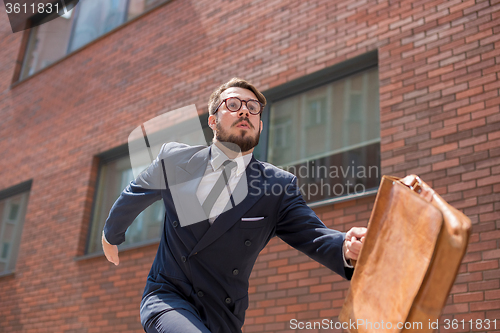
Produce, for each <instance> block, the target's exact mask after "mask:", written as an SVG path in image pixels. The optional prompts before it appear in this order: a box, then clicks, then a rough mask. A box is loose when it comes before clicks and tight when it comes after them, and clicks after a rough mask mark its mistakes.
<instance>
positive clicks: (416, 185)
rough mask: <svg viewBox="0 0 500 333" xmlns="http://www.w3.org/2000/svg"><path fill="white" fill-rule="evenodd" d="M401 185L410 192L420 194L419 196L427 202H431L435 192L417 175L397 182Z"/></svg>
mask: <svg viewBox="0 0 500 333" xmlns="http://www.w3.org/2000/svg"><path fill="white" fill-rule="evenodd" d="M399 182H400V183H401V184H403V185H406V186H407V187H408V188H409V189H410V190H412V191H414V192H416V193H418V194H420V196H421V197H422V198H423V199H424V200H425V201H427V202H431V201H432V199H433V198H434V194H436V192H435V191H434V190H433V189H432V188H431V187H430V186H429V185H427V184H426V183H425V182H424V181H423V180H422V179H420V177H419V176H417V175H408V176H406V177H404V178H402V179H400V180H399Z"/></svg>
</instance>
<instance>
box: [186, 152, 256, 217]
mask: <svg viewBox="0 0 500 333" xmlns="http://www.w3.org/2000/svg"><path fill="white" fill-rule="evenodd" d="M228 159H229V158H228V157H227V156H226V154H224V152H223V151H222V150H221V149H220V148H219V147H217V145H215V144H213V145H212V148H211V154H210V162H209V163H207V168H206V169H205V174H204V176H203V178H202V179H201V182H200V184H199V185H198V189H197V190H196V196H197V197H198V200H199V201H200V204H203V202H205V199H206V198H207V197H208V194H209V193H210V191H211V190H212V187H213V186H214V185H215V183H216V182H217V179H219V177H220V175H221V174H222V169H223V168H222V167H221V166H222V163H224V162H225V161H226V160H228ZM251 159H252V154H251V153H250V154H246V155H242V154H241V153H240V154H239V155H238V156H237V157H236V158H234V159H233V160H234V161H235V162H236V164H237V167H236V168H235V169H233V170H232V171H231V176H230V177H229V180H228V186H226V189H224V190H223V191H222V193H221V194H220V196H219V198H217V201H216V202H215V204H214V206H213V208H212V210H211V211H210V214H209V219H208V221H209V222H210V224H212V223H213V222H214V221H215V219H216V218H217V217H218V216H219V215H220V214H221V213H223V210H224V208H225V207H226V205H227V203H228V201H229V192H231V193H233V191H234V189H235V188H236V185H237V184H238V182H239V181H240V179H241V177H242V176H243V175H244V174H245V169H246V168H247V166H248V163H250V160H251ZM228 187H229V190H228Z"/></svg>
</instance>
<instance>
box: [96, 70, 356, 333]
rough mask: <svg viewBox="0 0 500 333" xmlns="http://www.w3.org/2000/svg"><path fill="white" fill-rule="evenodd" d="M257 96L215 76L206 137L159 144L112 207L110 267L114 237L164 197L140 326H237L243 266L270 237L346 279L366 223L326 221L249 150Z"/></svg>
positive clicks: (246, 269)
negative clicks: (333, 225) (342, 227)
mask: <svg viewBox="0 0 500 333" xmlns="http://www.w3.org/2000/svg"><path fill="white" fill-rule="evenodd" d="M265 103H266V99H265V97H264V95H262V93H260V92H259V91H258V90H257V89H256V88H255V87H254V86H253V85H251V84H250V83H248V82H247V81H245V80H241V79H235V78H234V79H232V80H230V81H229V82H227V83H225V84H223V85H222V86H221V87H219V88H218V89H217V90H216V91H215V92H214V93H213V94H212V95H211V97H210V101H209V114H210V115H209V118H208V123H209V126H210V128H211V129H212V130H213V132H214V140H213V144H212V145H211V146H210V147H204V146H188V145H184V144H180V143H168V144H165V145H163V146H162V148H161V150H160V153H159V154H158V157H157V158H156V160H155V161H154V162H153V163H152V164H151V165H150V166H149V167H148V168H147V169H146V170H145V171H143V172H142V173H141V174H140V175H139V176H138V177H137V179H135V180H134V181H132V182H131V183H130V184H129V185H128V186H127V188H125V189H124V190H123V192H122V194H121V195H120V197H119V198H118V200H117V201H116V202H115V204H114V205H113V207H112V209H111V211H110V214H109V217H108V219H107V221H106V225H105V226H104V232H103V241H102V245H103V250H104V253H105V255H106V258H107V259H108V260H109V261H110V262H112V263H114V264H115V265H118V264H119V258H118V249H117V246H116V245H118V244H120V243H122V242H123V241H124V240H125V231H126V229H127V228H128V226H130V224H131V223H132V221H133V220H134V219H135V217H136V216H137V215H138V214H139V213H140V212H141V211H142V210H144V209H145V208H146V207H148V206H149V205H150V204H151V203H153V202H155V201H157V200H163V202H164V204H165V208H166V214H165V222H164V228H163V233H162V235H161V242H160V245H159V247H158V252H157V255H156V258H155V260H154V262H153V265H152V267H151V271H150V273H149V276H148V279H147V283H146V287H145V290H144V294H143V300H142V302H141V312H140V313H141V322H142V325H143V327H144V329H145V331H146V332H148V333H149V332H162V333H164V332H182V333H189V332H205V333H206V332H212V333H217V332H219V333H234V332H241V327H242V326H243V322H244V317H245V310H246V309H247V307H248V279H249V277H250V273H251V271H252V267H253V265H254V263H255V260H256V259H257V256H258V254H259V252H260V251H261V250H262V249H263V248H264V247H265V246H266V244H267V243H268V242H269V240H270V239H271V238H272V237H274V236H278V237H280V238H281V239H282V240H283V241H285V242H286V243H288V244H290V245H291V246H292V247H294V248H296V249H298V250H300V251H302V252H303V253H305V254H306V255H308V256H309V257H311V258H312V259H314V260H316V261H318V262H320V263H321V264H323V265H325V266H326V267H328V268H329V269H331V270H333V271H334V272H336V273H337V274H339V275H341V276H342V277H344V278H347V279H350V278H351V276H352V273H353V268H352V266H350V265H349V264H348V261H349V260H350V259H357V256H358V254H359V251H360V250H361V247H362V241H363V237H364V236H365V233H366V228H352V229H351V230H349V231H348V232H347V233H346V234H345V233H341V232H338V231H334V230H331V229H328V228H326V227H325V225H324V224H323V223H322V222H321V221H320V220H319V218H318V217H317V216H316V214H315V213H314V212H313V211H312V210H311V209H310V208H309V207H308V206H307V204H306V203H305V201H304V200H303V198H302V195H301V194H300V191H299V189H298V186H297V179H296V177H295V176H294V175H292V174H290V173H288V172H285V171H283V170H281V169H279V168H277V167H275V166H273V165H271V164H269V163H265V162H261V161H258V160H256V159H255V158H254V157H253V154H252V152H253V149H254V147H255V146H256V145H257V143H258V142H259V136H260V132H261V131H262V121H261V120H260V115H261V112H262V109H263V107H264V105H265ZM271 188H272V189H273V191H269V189H271ZM241 189H244V190H243V191H241ZM238 193H239V194H238ZM241 193H244V194H245V195H243V196H242V195H241ZM179 198H180V199H179ZM181 211H182V213H181ZM200 214H201V215H200ZM181 215H182V216H181ZM195 216H196V217H198V218H196V217H195ZM199 216H203V218H201V219H200V218H199ZM189 219H191V220H189ZM188 220H189V221H188Z"/></svg>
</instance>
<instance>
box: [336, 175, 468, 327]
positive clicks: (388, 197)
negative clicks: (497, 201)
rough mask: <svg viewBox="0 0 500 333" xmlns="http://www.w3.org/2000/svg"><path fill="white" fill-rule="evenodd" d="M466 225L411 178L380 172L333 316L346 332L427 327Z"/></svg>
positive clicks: (460, 250) (458, 257)
mask: <svg viewBox="0 0 500 333" xmlns="http://www.w3.org/2000/svg"><path fill="white" fill-rule="evenodd" d="M470 228H471V222H470V220H469V218H468V217H467V216H465V215H464V214H463V213H461V212H460V211H458V210H456V209H455V208H453V207H451V206H450V205H449V204H448V203H446V202H445V201H444V200H443V199H442V198H441V197H440V196H439V195H438V194H436V193H435V192H434V190H432V188H430V187H429V186H428V185H427V184H425V183H424V182H423V181H421V180H420V179H419V178H418V176H415V175H410V176H407V177H405V178H402V179H400V178H396V177H389V176H383V178H382V182H381V184H380V188H379V191H378V193H377V197H376V199H375V205H374V208H373V211H372V214H371V217H370V221H369V223H368V231H367V235H366V238H365V240H364V242H363V248H362V250H361V253H360V256H359V258H358V261H357V262H356V268H355V270H354V275H353V277H352V280H351V286H350V289H349V291H348V294H347V298H346V300H345V302H344V306H343V308H342V310H341V313H340V315H339V321H340V322H342V325H344V326H343V327H344V328H346V329H347V330H348V331H349V332H351V333H354V332H360V333H361V332H377V333H380V332H419V333H421V332H433V331H434V329H435V328H436V321H437V320H438V318H439V316H440V313H441V310H442V308H443V307H444V305H445V303H446V299H447V297H448V294H449V292H450V289H451V287H452V285H453V283H454V281H455V277H456V275H457V272H458V269H459V267H460V263H461V261H462V258H463V256H464V254H465V250H466V248H467V243H468V240H469V235H470Z"/></svg>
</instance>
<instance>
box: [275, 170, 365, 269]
mask: <svg viewBox="0 0 500 333" xmlns="http://www.w3.org/2000/svg"><path fill="white" fill-rule="evenodd" d="M365 232H366V228H353V229H351V230H349V232H348V234H347V235H346V234H345V233H342V232H339V231H336V230H332V229H328V228H327V227H326V226H325V225H324V224H323V222H321V220H320V219H319V218H318V217H317V215H316V214H315V213H314V211H313V210H312V209H311V208H309V206H307V204H306V202H305V201H304V199H303V198H302V195H301V193H300V191H299V188H298V186H297V178H296V177H294V178H293V179H292V181H291V182H290V183H289V184H288V185H287V188H286V190H285V191H284V196H283V200H282V202H281V205H280V208H279V213H278V223H277V228H276V234H277V236H279V237H280V238H281V239H282V240H283V241H285V242H286V243H288V244H289V245H291V246H292V247H294V248H296V249H298V250H299V251H301V252H303V253H305V254H306V255H308V256H309V257H311V258H312V259H314V260H316V261H318V262H319V263H321V264H323V265H324V266H326V267H328V268H329V269H331V270H333V271H334V272H336V273H337V274H339V275H340V276H342V277H344V278H346V279H350V278H351V276H352V273H353V269H352V268H349V266H347V267H346V265H345V264H344V262H345V261H344V258H345V259H347V260H349V259H357V256H358V255H359V251H360V249H361V245H362V243H361V240H360V239H361V238H362V237H363V236H364V233H365ZM346 236H348V237H346ZM353 237H356V239H353ZM358 237H359V238H358Z"/></svg>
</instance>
